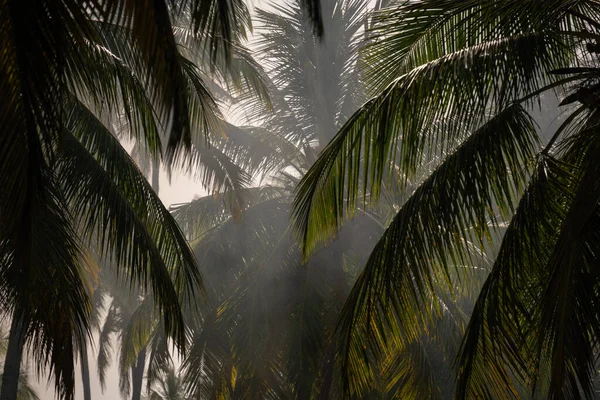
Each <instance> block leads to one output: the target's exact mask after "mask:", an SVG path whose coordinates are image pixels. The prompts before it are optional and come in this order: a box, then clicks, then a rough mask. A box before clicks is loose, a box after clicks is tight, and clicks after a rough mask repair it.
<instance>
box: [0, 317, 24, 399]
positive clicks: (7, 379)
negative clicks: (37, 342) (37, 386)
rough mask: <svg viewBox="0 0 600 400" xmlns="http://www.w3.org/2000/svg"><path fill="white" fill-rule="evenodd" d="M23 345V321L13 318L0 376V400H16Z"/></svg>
mask: <svg viewBox="0 0 600 400" xmlns="http://www.w3.org/2000/svg"><path fill="white" fill-rule="evenodd" d="M24 344H25V332H24V330H23V319H22V318H13V320H12V323H11V325H10V334H9V337H8V349H7V351H6V359H5V360H4V373H3V374H2V390H1V392H0V400H16V399H17V394H18V392H19V374H20V372H21V356H22V355H23V345H24Z"/></svg>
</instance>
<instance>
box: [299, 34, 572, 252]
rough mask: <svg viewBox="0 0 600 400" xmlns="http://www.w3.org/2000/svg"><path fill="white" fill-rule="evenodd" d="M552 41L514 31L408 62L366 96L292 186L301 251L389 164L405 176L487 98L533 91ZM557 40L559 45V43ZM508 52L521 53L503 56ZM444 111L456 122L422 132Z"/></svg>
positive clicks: (549, 62) (375, 186) (370, 190)
mask: <svg viewBox="0 0 600 400" xmlns="http://www.w3.org/2000/svg"><path fill="white" fill-rule="evenodd" d="M551 43H555V42H554V39H553V36H552V35H549V36H544V35H541V36H540V35H526V36H516V37H511V38H507V39H503V40H498V41H495V42H490V43H486V44H484V45H480V46H476V47H473V48H470V49H468V50H465V51H461V52H458V53H454V54H450V55H446V56H444V57H442V58H440V59H438V60H436V61H434V62H431V63H428V64H424V65H422V66H421V67H418V68H416V69H413V70H412V71H411V72H409V73H408V74H406V75H403V76H402V77H401V78H399V79H397V80H396V81H395V82H394V83H393V84H392V85H390V86H389V87H387V88H386V89H385V90H384V91H383V93H381V94H380V95H379V96H377V97H376V98H374V99H372V100H370V101H369V102H367V103H366V104H365V105H364V106H363V107H362V108H361V109H359V110H358V111H357V112H356V113H355V114H354V115H353V116H352V118H351V119H350V120H349V121H348V122H347V123H346V124H345V125H344V127H342V129H341V130H340V132H339V133H338V134H337V136H336V137H335V138H334V139H333V140H332V141H331V143H330V144H329V145H328V147H327V148H326V149H325V150H324V151H323V153H322V154H321V156H320V158H319V160H318V161H317V162H316V163H315V165H314V166H313V167H312V168H311V170H310V171H309V172H308V173H307V174H306V176H305V177H304V178H303V181H302V182H301V183H300V185H299V187H298V191H297V193H298V195H297V198H296V200H295V203H294V211H293V214H294V220H295V229H296V231H297V232H298V234H299V236H300V238H301V239H302V240H303V242H304V243H305V252H306V254H308V253H310V251H311V250H313V249H314V248H315V246H316V245H317V243H319V242H323V241H326V239H327V238H328V237H331V235H334V234H335V233H336V232H337V231H338V229H339V227H340V225H341V224H342V222H343V219H344V217H345V216H346V215H351V214H352V212H353V210H354V209H355V206H356V205H357V204H358V201H359V200H358V196H359V194H361V193H362V194H363V202H366V201H367V194H368V199H369V201H370V202H372V201H374V200H376V199H377V198H378V197H379V194H380V190H381V186H382V182H383V181H384V180H385V178H384V177H386V176H387V175H388V174H389V170H390V169H392V168H395V166H396V165H397V166H398V168H400V169H401V170H402V171H403V173H404V174H406V175H407V176H411V175H412V174H414V173H415V170H416V168H417V166H418V165H419V163H420V162H421V160H422V155H423V154H424V152H426V151H428V149H429V148H430V147H429V146H431V145H433V144H435V143H445V142H447V141H452V140H453V139H454V140H455V138H456V137H457V135H458V134H459V133H460V132H462V127H463V126H464V125H467V126H468V125H470V124H474V123H477V122H478V121H480V120H481V119H482V118H484V116H485V112H486V110H487V108H488V107H489V106H491V105H492V104H494V103H492V101H496V100H498V101H501V102H502V104H496V105H494V107H496V109H500V110H502V109H503V107H505V106H507V105H509V104H510V103H509V102H510V101H512V100H516V99H518V97H519V96H520V95H523V93H525V92H526V91H527V90H528V89H529V88H531V89H532V90H535V89H536V88H537V87H538V85H539V82H540V81H543V80H544V76H546V74H547V73H548V72H549V71H550V70H551V69H552V68H553V66H554V65H556V62H557V60H556V55H555V54H554V53H555V52H554V48H553V47H552V45H551ZM556 46H557V47H558V48H559V49H560V48H561V45H560V42H559V43H557V45H556ZM507 51H511V52H514V53H515V54H518V55H520V56H521V57H523V59H521V60H517V61H515V60H512V59H511V60H510V61H506V62H505V61H504V54H505V52H507ZM559 53H561V52H560V51H559ZM525 55H526V56H525ZM525 57H526V59H525ZM496 58H497V60H496ZM534 60H535V61H536V62H534ZM537 61H539V62H537ZM494 63H495V64H494ZM492 65H494V67H493V68H492V67H491V66H492ZM491 74H496V75H501V76H510V81H507V82H503V83H502V84H500V83H495V81H493V80H491V79H489V78H490V76H491ZM455 105H460V106H459V107H458V106H455ZM503 105H504V106H503ZM448 118H456V120H458V121H460V124H459V125H457V126H454V127H452V126H451V125H450V126H447V127H446V129H443V130H442V129H440V130H431V131H429V132H428V131H427V130H428V129H429V127H431V126H435V124H436V123H437V122H438V121H439V120H442V119H443V120H448ZM395 149H397V150H395ZM442 150H443V148H442ZM363 159H364V160H365V162H362V163H361V160H363Z"/></svg>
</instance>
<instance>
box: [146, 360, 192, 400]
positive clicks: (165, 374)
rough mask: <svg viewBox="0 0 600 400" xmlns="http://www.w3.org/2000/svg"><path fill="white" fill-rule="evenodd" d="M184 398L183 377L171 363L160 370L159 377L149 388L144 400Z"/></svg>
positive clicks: (179, 399)
mask: <svg viewBox="0 0 600 400" xmlns="http://www.w3.org/2000/svg"><path fill="white" fill-rule="evenodd" d="M186 398H187V397H186V396H185V388H184V385H183V377H182V376H181V375H180V373H179V372H177V371H176V370H175V368H174V367H173V365H170V366H168V367H166V368H165V370H164V371H162V374H161V375H160V377H159V378H158V379H157V380H156V382H155V383H154V385H153V386H152V387H151V388H150V391H149V396H148V397H147V399H146V400H184V399H186Z"/></svg>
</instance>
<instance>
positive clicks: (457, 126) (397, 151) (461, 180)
mask: <svg viewBox="0 0 600 400" xmlns="http://www.w3.org/2000/svg"><path fill="white" fill-rule="evenodd" d="M599 7H600V4H599V3H598V2H597V1H594V0H590V1H586V0H582V1H569V0H556V1H554V0H553V1H544V2H537V1H513V0H495V1H489V2H473V1H452V2H450V1H444V0H424V1H418V2H417V1H414V2H413V1H408V2H404V3H401V4H399V5H395V6H392V7H391V8H389V9H386V10H384V11H382V12H381V13H379V14H378V16H377V25H376V31H375V33H374V34H375V39H374V43H373V44H372V45H370V46H369V47H368V48H366V49H365V52H366V53H367V54H368V57H369V60H370V71H369V73H368V76H369V82H370V86H371V90H372V91H373V93H374V94H375V96H374V97H373V98H372V99H371V100H370V101H368V102H366V103H365V104H364V105H363V106H362V107H361V108H360V109H359V110H358V111H357V112H356V113H355V114H354V115H353V116H352V117H351V118H350V119H349V121H348V122H347V123H346V124H345V125H344V126H343V127H342V128H341V129H340V131H339V132H338V134H337V135H336V136H335V138H334V139H333V140H332V141H331V142H330V143H329V145H328V146H327V148H326V149H325V150H324V151H323V152H322V153H321V155H320V156H319V159H318V160H317V162H316V163H315V164H314V166H313V167H312V168H311V170H310V171H309V172H308V173H307V174H306V175H305V177H304V178H303V180H302V182H301V183H300V186H299V188H298V190H297V196H296V199H295V202H294V217H295V231H296V232H297V234H298V236H299V238H300V239H301V240H302V242H303V245H304V253H305V255H308V254H311V253H312V252H313V251H314V250H315V249H316V248H317V246H319V244H320V243H323V242H327V241H328V240H330V237H331V236H332V235H336V234H338V232H339V231H340V227H341V225H342V224H343V221H344V219H345V217H346V215H351V214H353V213H354V212H355V209H356V206H357V205H358V204H360V203H363V204H374V203H375V202H376V201H377V199H378V198H380V196H381V194H382V193H383V190H382V188H383V187H384V185H385V184H386V183H387V182H389V181H390V180H394V181H396V180H395V178H394V177H395V176H396V173H397V172H398V171H399V172H400V176H401V179H399V180H397V183H398V184H399V185H401V186H406V183H407V182H411V181H412V180H413V178H414V177H415V176H417V175H418V174H419V173H421V172H422V171H423V163H424V160H428V159H430V155H431V154H433V155H435V156H436V157H437V159H438V160H439V162H438V163H437V165H436V166H435V168H433V169H431V170H430V171H428V176H427V178H426V179H424V180H423V181H422V182H420V183H419V184H418V185H417V186H416V187H415V188H414V190H413V191H412V194H411V196H409V197H408V199H407V200H406V201H405V202H404V203H403V204H402V206H401V207H399V209H398V210H397V213H396V215H395V217H394V218H393V220H392V221H391V223H390V224H389V226H388V227H387V228H386V230H385V232H384V234H383V235H382V236H381V238H380V239H379V242H378V243H377V245H376V247H375V249H374V250H373V252H372V253H371V255H370V257H369V259H368V261H367V262H366V264H365V266H364V269H363V271H362V272H361V274H360V277H359V278H358V280H357V282H356V284H355V285H354V287H353V289H352V292H351V294H350V296H349V298H348V300H347V302H346V305H345V307H344V311H343V313H342V317H341V319H340V325H339V330H338V333H339V335H338V338H339V342H338V345H337V349H336V354H337V360H338V362H339V364H340V365H341V369H342V372H343V373H342V381H343V385H344V388H345V391H346V394H348V395H353V396H357V397H361V394H362V393H365V391H368V390H369V387H370V385H371V383H370V379H371V377H372V376H374V374H375V373H376V371H375V369H374V368H375V366H376V365H378V363H379V362H380V361H381V359H382V357H383V356H385V355H386V354H388V353H389V351H390V346H405V345H407V344H408V343H410V339H411V337H414V336H415V335H422V334H425V333H426V327H427V326H429V325H430V323H431V321H432V319H435V318H436V317H437V316H439V315H440V313H441V312H442V311H443V307H442V305H441V304H440V302H439V301H438V300H436V299H437V296H436V293H437V292H438V290H439V289H438V287H439V285H440V284H443V285H444V286H446V287H449V288H455V287H457V286H456V282H453V279H452V276H454V275H458V276H459V277H461V276H464V273H465V271H463V270H462V269H461V268H460V266H461V265H464V264H467V263H469V259H470V258H471V257H470V256H469V252H468V249H469V247H470V243H480V244H481V245H484V246H485V245H486V243H488V242H489V240H490V237H491V236H493V233H494V231H495V230H496V228H495V227H497V226H498V225H499V222H501V221H508V224H507V227H506V230H505V231H504V232H502V243H501V245H500V249H499V251H498V254H497V256H496V257H495V260H494V264H493V267H492V269H491V272H490V274H489V276H488V278H487V279H486V281H485V284H484V285H483V287H482V288H481V291H480V292H479V294H478V298H477V301H476V304H475V307H474V310H473V313H472V315H471V317H470V321H469V325H468V328H467V330H466V333H465V335H464V337H463V344H462V347H461V351H460V355H459V359H458V381H457V385H456V392H455V396H456V398H459V399H461V398H473V399H479V398H502V399H504V398H511V397H512V398H517V397H534V396H535V398H550V399H557V398H582V397H585V398H591V397H592V393H593V381H594V376H595V362H596V357H597V354H598V350H599V349H598V332H599V331H598V326H599V324H598V323H599V322H600V320H599V319H598V315H597V312H596V310H595V306H594V305H595V304H596V302H597V295H598V280H597V279H598V275H597V274H596V273H595V272H594V271H595V269H594V268H595V266H596V265H597V259H598V258H597V254H598V247H597V243H598V241H597V240H595V238H596V237H597V236H596V235H597V234H598V229H597V227H598V224H597V223H598V221H597V220H596V218H597V216H598V209H599V208H598V200H599V199H600V197H599V196H598V193H599V192H598V187H600V186H598V183H599V182H600V181H599V180H598V178H599V177H600V175H599V174H598V165H599V164H598V162H597V161H594V159H595V158H594V155H595V154H597V153H596V152H597V147H596V146H597V145H598V140H597V139H598V135H597V134H596V133H597V121H598V115H599V114H598V108H597V104H598V103H597V88H598V84H597V82H598V81H597V80H598V70H597V64H598V60H597V54H598V53H597V51H598V47H597V46H598V44H597V43H598V39H600V35H599V34H598V31H599V28H600V23H599V21H600V19H599V16H600V14H599V13H598V12H599V11H600V10H599ZM552 90H554V91H556V92H558V94H561V93H568V94H569V95H568V96H566V97H565V98H564V100H563V101H562V102H561V103H560V106H561V107H567V106H568V108H567V109H566V110H565V112H566V113H568V114H567V116H566V117H565V118H564V120H563V122H562V124H561V125H560V126H559V127H558V129H556V131H555V132H554V134H553V135H552V136H551V138H550V140H549V141H548V143H546V144H545V145H544V146H540V144H539V140H538V135H539V132H538V131H537V130H536V127H535V124H534V121H533V119H532V117H531V116H530V113H529V110H531V109H532V108H534V107H536V106H537V105H536V102H537V101H538V100H539V96H540V95H541V94H542V93H544V92H548V91H552ZM490 220H492V221H496V223H493V224H490V223H489V221H490Z"/></svg>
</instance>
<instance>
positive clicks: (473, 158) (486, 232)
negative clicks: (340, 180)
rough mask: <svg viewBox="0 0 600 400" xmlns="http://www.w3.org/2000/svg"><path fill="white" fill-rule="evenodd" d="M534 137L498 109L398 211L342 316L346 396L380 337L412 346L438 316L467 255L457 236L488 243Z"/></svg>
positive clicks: (525, 121) (365, 372)
mask: <svg viewBox="0 0 600 400" xmlns="http://www.w3.org/2000/svg"><path fill="white" fill-rule="evenodd" d="M535 138H536V134H535V128H534V125H533V123H532V121H531V119H530V117H529V116H528V115H527V113H526V112H525V111H524V110H523V109H522V108H521V107H520V106H512V107H510V108H508V109H506V110H505V111H503V112H502V113H500V114H498V115H497V116H495V117H493V118H491V119H490V120H489V121H487V122H486V123H484V124H483V125H482V126H481V127H480V128H478V129H477V130H475V132H474V133H473V134H472V135H470V136H468V138H467V139H465V140H464V141H463V142H462V143H461V144H460V145H459V146H458V148H456V149H455V150H454V151H452V152H451V153H450V154H449V155H448V156H447V157H446V159H445V160H444V161H443V162H442V163H441V164H440V165H439V166H438V167H437V168H436V169H435V170H434V171H433V172H432V173H431V174H430V176H429V177H428V178H427V179H426V180H425V181H424V182H423V183H422V184H421V185H420V186H419V187H418V188H417V189H416V190H415V191H414V192H413V194H412V195H411V196H410V198H409V199H408V200H407V201H406V202H405V203H404V204H403V205H402V207H401V208H400V211H399V212H398V214H397V215H396V216H395V218H394V219H393V221H392V222H391V224H390V226H389V227H388V228H387V229H386V231H385V233H384V235H383V237H382V238H381V239H380V240H379V242H378V244H377V245H376V247H375V249H374V250H373V252H372V253H371V255H370V257H369V260H368V261H367V264H366V266H365V268H364V270H363V272H362V273H361V274H360V276H359V278H358V281H357V283H356V284H355V286H354V288H353V290H352V292H351V294H350V296H349V298H348V300H347V302H346V305H345V307H344V311H343V312H342V316H341V322H340V326H339V329H340V333H341V335H342V341H341V343H340V349H341V350H340V355H341V357H342V358H341V363H342V370H343V371H347V372H346V373H347V375H345V376H344V378H345V380H344V384H345V385H346V387H347V388H349V389H350V391H351V392H352V393H355V394H360V393H361V391H362V390H364V389H366V388H368V381H369V376H371V375H370V374H371V373H370V372H369V367H368V366H369V363H372V362H373V360H376V359H377V357H379V355H380V354H385V351H386V346H387V344H386V343H387V340H388V338H389V340H399V341H411V340H416V339H417V338H418V336H419V335H420V332H422V331H423V329H424V326H425V325H426V324H427V322H428V321H430V319H431V317H432V316H434V315H436V314H437V313H439V312H440V308H439V307H440V305H439V303H436V301H435V299H436V298H437V296H436V293H437V291H438V288H437V287H438V285H439V287H441V288H443V287H448V288H450V287H451V285H452V280H451V279H450V270H451V269H452V266H454V265H463V264H468V263H469V260H470V259H471V258H472V257H473V255H472V254H471V252H470V248H469V247H467V246H465V243H464V238H472V240H474V241H481V240H483V238H485V237H489V236H490V227H489V226H488V220H487V218H488V217H489V215H490V214H492V215H494V214H493V213H492V210H493V209H494V208H495V207H497V206H500V207H501V208H500V209H501V210H504V212H505V213H507V212H509V211H510V204H511V201H512V198H513V197H514V195H515V193H518V190H519V188H520V187H522V185H523V184H524V180H525V171H523V165H524V162H526V161H527V160H530V159H531V158H532V156H533V151H534V149H535ZM473 229H474V231H473ZM460 273H461V272H460V269H457V274H460ZM361 348H367V349H369V350H368V353H363V351H360V350H358V349H361ZM367 354H370V355H367Z"/></svg>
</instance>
